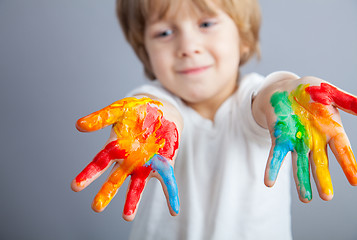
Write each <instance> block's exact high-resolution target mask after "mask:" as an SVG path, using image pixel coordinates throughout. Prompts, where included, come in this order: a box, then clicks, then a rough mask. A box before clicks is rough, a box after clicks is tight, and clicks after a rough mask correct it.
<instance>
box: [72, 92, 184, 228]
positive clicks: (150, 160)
mask: <svg viewBox="0 0 357 240" xmlns="http://www.w3.org/2000/svg"><path fill="white" fill-rule="evenodd" d="M160 106H162V104H161V102H159V101H154V100H151V99H150V98H146V97H145V98H141V99H137V98H124V99H122V100H119V101H117V102H115V103H113V104H111V105H109V106H108V107H106V108H103V109H102V110H99V111H97V112H94V113H92V114H90V115H88V116H86V117H83V118H81V119H79V120H78V121H77V125H76V127H77V129H78V130H79V131H82V132H90V131H96V130H99V129H101V128H104V127H107V126H109V125H112V124H113V128H112V132H111V136H110V138H109V140H108V142H107V144H106V145H105V146H104V148H103V149H102V150H101V151H100V152H99V153H98V154H97V155H96V156H95V157H94V159H93V161H92V162H91V163H89V165H88V166H87V167H86V168H84V170H83V171H82V172H81V173H80V174H78V176H77V177H76V178H75V179H74V180H73V181H72V185H71V187H72V189H73V190H74V191H76V192H77V191H81V190H83V189H84V188H85V187H87V186H88V185H89V184H90V183H91V182H93V181H94V180H95V179H96V178H98V177H99V176H100V175H101V174H102V173H103V172H105V171H106V170H107V169H108V168H109V167H110V165H112V164H113V163H114V162H116V164H115V165H114V167H113V170H112V171H111V174H110V176H109V178H108V179H107V181H106V182H105V183H104V185H103V186H102V188H101V190H100V191H99V192H98V194H97V196H96V197H95V198H94V201H93V204H92V208H93V210H94V211H97V212H101V211H103V210H104V209H105V207H106V206H107V205H108V204H109V202H110V201H111V199H112V198H113V197H114V195H115V194H116V192H117V191H118V189H119V188H120V186H121V185H122V184H123V182H124V181H125V179H126V178H127V177H128V175H131V181H130V185H129V187H128V191H127V197H126V202H125V206H124V212H123V218H124V219H125V220H127V221H131V220H133V219H134V217H135V214H136V209H137V206H138V204H139V202H140V198H141V195H142V192H143V190H144V188H145V185H146V183H147V182H148V180H149V179H150V178H151V177H156V178H158V179H159V180H160V181H161V183H162V186H163V190H164V192H165V196H166V199H167V203H168V206H169V209H170V213H171V214H172V215H177V214H178V212H179V198H178V190H177V185H176V180H175V176H174V172H173V164H174V158H175V156H176V149H177V148H178V144H179V131H178V129H177V127H176V124H175V123H174V122H173V121H169V120H167V119H166V118H164V116H163V112H162V111H161V110H160ZM168 112H169V114H168V115H169V116H170V117H171V115H172V114H171V115H170V110H169V111H168ZM171 112H172V111H171ZM171 118H172V117H171ZM174 119H176V120H177V118H174ZM178 125H179V127H181V126H180V125H181V124H180V121H178Z"/></svg>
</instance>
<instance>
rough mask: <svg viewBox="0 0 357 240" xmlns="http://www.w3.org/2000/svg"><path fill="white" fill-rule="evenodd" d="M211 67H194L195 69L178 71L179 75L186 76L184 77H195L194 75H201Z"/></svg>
mask: <svg viewBox="0 0 357 240" xmlns="http://www.w3.org/2000/svg"><path fill="white" fill-rule="evenodd" d="M210 67H211V66H210V65H209V66H203V67H193V68H185V69H183V70H179V71H177V72H178V73H179V74H184V75H194V74H199V73H202V72H204V71H206V70H207V69H209V68H210Z"/></svg>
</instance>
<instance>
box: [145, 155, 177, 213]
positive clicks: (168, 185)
mask: <svg viewBox="0 0 357 240" xmlns="http://www.w3.org/2000/svg"><path fill="white" fill-rule="evenodd" d="M147 165H150V166H151V168H152V169H153V170H155V171H157V172H158V173H159V175H160V177H161V179H159V180H160V182H161V184H162V187H163V190H164V192H165V196H166V199H167V203H168V206H169V209H170V213H171V215H173V216H175V215H177V214H178V213H179V210H180V201H179V197H178V189H177V184H176V179H175V175H174V169H173V167H172V166H171V165H170V164H169V161H168V160H167V159H166V158H165V157H163V156H161V155H159V154H156V155H154V157H153V158H151V159H150V161H149V162H148V163H147Z"/></svg>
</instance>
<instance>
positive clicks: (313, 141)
mask: <svg viewBox="0 0 357 240" xmlns="http://www.w3.org/2000/svg"><path fill="white" fill-rule="evenodd" d="M313 80H314V81H312V82H313V83H312V84H311V85H310V84H309V83H303V84H300V85H298V87H297V88H295V89H294V90H292V91H290V92H287V91H281V92H275V93H274V94H273V95H272V97H271V99H270V102H271V105H272V107H273V109H274V113H275V120H274V121H273V122H271V124H269V128H270V132H271V135H272V142H273V145H272V148H271V151H270V156H269V159H268V163H267V168H266V172H265V183H266V185H267V186H272V185H274V182H275V181H276V178H277V175H278V172H279V169H280V167H281V164H282V162H283V159H284V157H285V156H286V154H287V153H288V152H292V158H293V168H294V178H295V183H296V188H297V191H298V194H299V197H300V200H301V201H303V202H309V201H311V199H312V191H311V185H310V165H311V170H312V174H313V176H314V179H315V182H316V186H317V189H318V192H319V195H320V197H321V198H322V199H324V200H330V199H332V197H333V187H332V182H331V177H330V172H329V168H328V157H327V144H329V146H330V148H331V150H332V152H333V153H334V155H335V157H336V159H337V160H338V162H339V164H340V166H341V167H342V169H343V171H344V173H345V175H346V177H347V179H348V181H349V182H350V184H352V185H357V164H356V161H355V158H354V155H353V152H352V150H351V146H350V142H349V140H348V138H347V135H346V133H345V131H344V129H343V127H342V123H341V119H340V116H339V112H338V110H337V109H336V108H339V109H342V110H344V111H346V112H349V113H352V114H354V115H357V98H356V97H355V96H352V95H350V94H347V93H345V92H343V91H341V90H339V89H338V88H336V87H334V86H332V85H330V84H328V83H326V82H323V81H321V80H319V81H316V79H315V78H314V79H313ZM303 82H304V81H303Z"/></svg>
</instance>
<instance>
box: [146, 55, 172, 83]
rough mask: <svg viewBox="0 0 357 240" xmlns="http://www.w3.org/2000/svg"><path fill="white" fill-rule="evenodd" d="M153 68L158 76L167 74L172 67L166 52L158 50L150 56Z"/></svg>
mask: <svg viewBox="0 0 357 240" xmlns="http://www.w3.org/2000/svg"><path fill="white" fill-rule="evenodd" d="M150 62H151V66H152V69H153V71H154V73H155V76H156V77H157V78H160V76H166V75H167V74H168V72H169V71H168V70H169V69H171V68H170V64H171V63H170V58H169V57H168V56H167V54H165V53H164V52H160V51H159V52H157V53H156V54H154V55H153V57H152V58H150Z"/></svg>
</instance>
